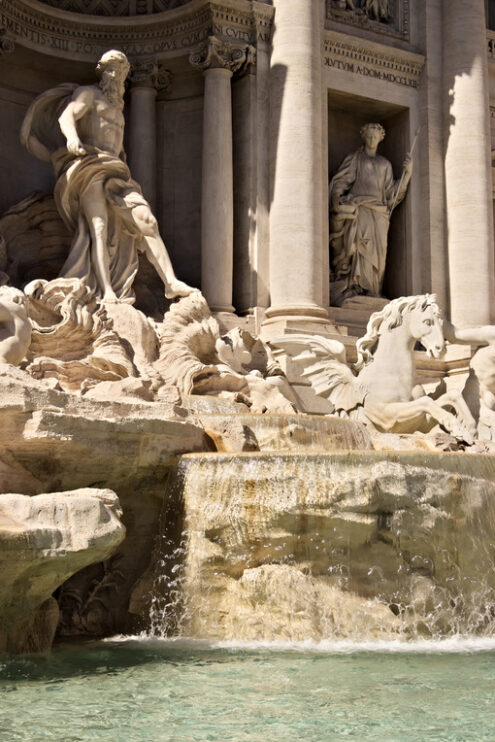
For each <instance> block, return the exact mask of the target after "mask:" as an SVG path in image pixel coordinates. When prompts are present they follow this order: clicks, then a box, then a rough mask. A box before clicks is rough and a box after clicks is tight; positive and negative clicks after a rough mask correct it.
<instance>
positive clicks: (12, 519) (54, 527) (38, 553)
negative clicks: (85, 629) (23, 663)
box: [0, 488, 125, 652]
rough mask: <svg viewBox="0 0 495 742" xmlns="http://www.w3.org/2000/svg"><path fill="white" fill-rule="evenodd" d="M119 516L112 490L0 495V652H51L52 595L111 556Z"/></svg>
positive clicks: (118, 537)
mask: <svg viewBox="0 0 495 742" xmlns="http://www.w3.org/2000/svg"><path fill="white" fill-rule="evenodd" d="M121 515H122V510H121V508H120V504H119V501H118V498H117V496H116V495H115V493H114V492H112V491H111V490H102V489H90V488H85V489H79V490H74V491H70V492H57V493H52V494H43V495H37V496H35V497H28V496H26V495H17V494H5V495H0V570H1V573H2V580H1V582H0V649H3V650H6V651H8V652H25V651H40V650H41V651H43V650H46V649H48V648H49V647H50V646H51V642H52V640H53V636H54V633H55V628H56V626H57V622H58V606H57V604H56V602H55V604H54V601H53V600H52V599H51V596H52V594H53V592H54V591H55V590H56V588H58V587H59V586H60V585H61V584H62V583H63V582H64V581H65V580H67V579H68V578H69V577H70V576H71V575H72V574H74V573H75V572H77V571H78V570H80V569H82V568H84V567H86V566H87V565H88V564H92V563H94V562H100V561H102V560H105V559H107V558H108V557H109V556H110V555H111V554H112V553H113V552H114V551H115V549H116V548H117V547H118V545H119V544H120V543H121V542H122V540H123V539H124V536H125V528H124V526H123V525H122V523H121V521H120V517H121Z"/></svg>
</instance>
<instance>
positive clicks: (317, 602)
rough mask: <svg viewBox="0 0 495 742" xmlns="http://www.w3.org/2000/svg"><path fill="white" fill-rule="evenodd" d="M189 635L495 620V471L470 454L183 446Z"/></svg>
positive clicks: (318, 633)
mask: <svg viewBox="0 0 495 742" xmlns="http://www.w3.org/2000/svg"><path fill="white" fill-rule="evenodd" d="M175 484H176V486H177V487H178V488H179V489H180V493H181V495H180V496H181V498H182V499H183V502H184V543H183V548H184V549H185V552H184V553H185V557H184V559H185V561H184V563H183V565H182V578H181V579H178V580H176V582H175V584H174V585H173V589H174V590H175V594H176V595H177V594H178V595H179V599H178V600H177V605H178V606H182V607H183V612H182V613H181V616H180V620H179V624H180V627H181V628H180V630H181V633H182V634H183V635H192V636H196V637H220V638H233V637H242V638H244V639H266V640H275V639H305V638H312V639H314V640H322V639H327V638H342V637H352V638H355V639H360V640H363V639H366V638H376V637H377V636H381V637H383V638H392V637H394V636H397V635H399V634H401V633H402V634H404V635H405V636H408V637H411V636H417V635H427V636H429V635H439V634H441V633H442V632H454V633H455V632H461V633H462V632H472V633H483V632H487V633H491V632H492V631H493V609H494V605H495V571H494V565H495V544H494V540H493V530H494V527H495V477H494V473H493V461H492V459H491V457H489V456H482V455H475V454H473V455H471V454H469V455H467V454H462V453H447V454H441V453H430V454H428V453H426V452H423V453H400V454H394V453H378V452H371V451H368V452H350V453H345V452H342V453H328V454H323V453H320V454H317V453H305V454H300V453H298V454H295V453H292V454H290V453H289V454H288V453H286V454H260V453H257V454H249V453H244V454H240V455H238V456H237V457H236V458H233V457H232V456H228V455H220V454H205V455H203V456H194V457H188V456H185V457H183V459H182V461H181V463H180V465H179V469H178V476H177V479H176V480H175Z"/></svg>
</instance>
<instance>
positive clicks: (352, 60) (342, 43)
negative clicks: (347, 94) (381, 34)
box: [323, 29, 425, 88]
mask: <svg viewBox="0 0 495 742" xmlns="http://www.w3.org/2000/svg"><path fill="white" fill-rule="evenodd" d="M323 63H324V65H325V66H326V67H331V68H334V69H338V70H343V71H345V72H352V73H354V74H358V75H363V76H365V77H370V78H373V79H378V80H384V81H386V82H391V83H395V84H398V85H405V86H407V87H412V88H416V87H417V86H418V81H419V76H420V74H421V71H422V69H423V66H424V63H425V58H424V56H423V55H422V54H416V53H414V52H409V51H405V50H403V49H396V48H394V47H391V46H388V45H385V44H378V43H376V42H374V41H368V40H367V39H362V38H358V37H356V36H354V37H353V36H349V35H348V34H343V33H339V32H338V31H331V30H328V29H327V30H326V31H325V53H324V59H323Z"/></svg>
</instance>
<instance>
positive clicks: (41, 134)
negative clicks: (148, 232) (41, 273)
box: [21, 83, 147, 302]
mask: <svg viewBox="0 0 495 742" xmlns="http://www.w3.org/2000/svg"><path fill="white" fill-rule="evenodd" d="M77 87H78V86H77V85H73V84H71V83H67V84H64V85H59V86H57V87H56V88H51V89H50V90H47V91H46V92H44V93H42V94H41V95H40V96H38V97H37V98H36V99H35V100H34V101H33V103H32V104H31V106H30V107H29V109H28V112H27V114H26V117H25V119H24V123H23V126H22V130H21V140H22V142H23V144H24V145H25V146H26V147H27V148H28V150H29V151H30V152H32V154H34V155H35V156H36V157H38V158H39V159H42V160H45V161H46V162H51V163H52V164H53V167H54V170H55V175H56V178H57V182H56V185H55V190H54V196H55V202H56V204H57V208H58V210H59V213H60V216H61V217H62V219H63V220H64V222H65V223H66V225H67V226H68V227H69V229H70V230H71V231H73V233H74V238H73V240H72V245H71V248H70V251H69V254H68V256H67V260H66V261H65V263H64V265H63V267H62V270H61V272H60V276H62V277H64V278H80V279H81V280H82V281H83V282H84V283H85V284H86V285H88V286H89V287H90V288H92V289H94V291H95V293H96V294H97V295H100V294H101V289H100V286H99V284H98V282H97V280H96V275H95V272H94V270H93V266H92V251H91V236H90V232H89V226H88V223H87V221H86V219H85V217H84V215H83V214H82V212H81V207H80V198H81V196H82V194H83V193H84V192H85V190H86V189H87V188H88V187H89V186H91V185H93V184H94V183H96V182H98V181H100V182H101V183H102V185H103V190H104V193H105V197H106V203H107V210H108V236H107V251H108V257H109V267H110V281H111V284H112V288H113V290H114V291H115V294H116V295H117V297H118V298H119V299H120V300H121V301H128V302H132V301H133V300H134V294H133V291H132V283H133V281H134V277H135V275H136V272H137V269H138V254H137V251H138V249H142V240H143V236H142V234H140V232H139V231H138V229H137V227H136V226H135V224H134V221H133V219H132V216H131V211H132V209H133V208H134V207H135V206H138V205H140V204H147V202H146V200H145V199H144V196H143V195H142V193H141V188H140V187H139V185H138V184H137V183H136V182H135V181H134V180H133V179H132V178H131V173H130V171H129V168H128V167H127V165H126V164H125V162H123V160H121V159H120V158H118V157H115V156H113V155H111V154H109V153H108V152H103V151H102V150H98V149H97V148H95V147H89V146H86V145H85V149H86V150H87V153H86V154H83V155H73V154H71V153H70V152H68V151H67V148H66V142H65V138H64V137H63V134H62V132H61V130H60V126H59V123H58V119H59V117H60V115H61V113H62V111H63V110H64V109H65V107H66V106H67V105H68V103H69V102H70V100H71V97H72V94H73V92H74V90H75V89H76V88H77Z"/></svg>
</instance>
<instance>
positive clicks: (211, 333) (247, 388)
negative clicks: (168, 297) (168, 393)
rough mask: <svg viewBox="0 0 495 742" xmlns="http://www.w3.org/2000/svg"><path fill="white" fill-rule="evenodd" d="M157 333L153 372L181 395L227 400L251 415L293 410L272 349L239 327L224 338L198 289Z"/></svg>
mask: <svg viewBox="0 0 495 742" xmlns="http://www.w3.org/2000/svg"><path fill="white" fill-rule="evenodd" d="M159 334H160V354H159V358H158V360H157V362H156V363H155V368H156V369H157V370H158V372H159V373H160V374H161V376H162V377H163V379H164V380H165V383H166V384H168V385H171V386H176V387H177V388H178V389H179V391H180V392H181V394H185V395H190V394H204V395H213V396H219V397H224V398H226V399H230V400H232V401H237V402H242V403H244V404H245V405H246V406H247V407H249V408H250V409H251V411H252V412H266V411H269V412H279V413H284V412H294V411H295V406H294V401H295V400H294V399H293V395H292V393H291V391H290V388H289V384H288V382H287V380H286V379H285V377H284V374H283V372H282V370H281V369H280V368H279V367H278V366H277V365H276V363H275V361H274V360H273V357H272V355H271V351H270V349H269V348H268V346H267V345H266V344H264V343H262V342H261V341H260V340H258V341H257V340H255V338H253V336H252V335H250V333H248V332H246V331H243V330H240V329H239V328H235V329H234V330H231V331H230V332H228V333H227V334H226V335H223V336H222V335H221V333H220V327H219V325H218V322H217V321H216V319H215V318H214V317H212V315H211V312H210V309H209V307H208V304H207V303H206V300H205V298H204V297H203V295H202V294H201V293H200V292H199V291H194V292H193V293H192V294H190V295H189V296H186V297H184V298H182V299H180V300H179V301H177V302H176V303H175V304H172V306H171V307H170V310H169V311H168V312H167V314H166V315H165V317H164V320H163V324H162V326H161V329H160V330H159Z"/></svg>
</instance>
